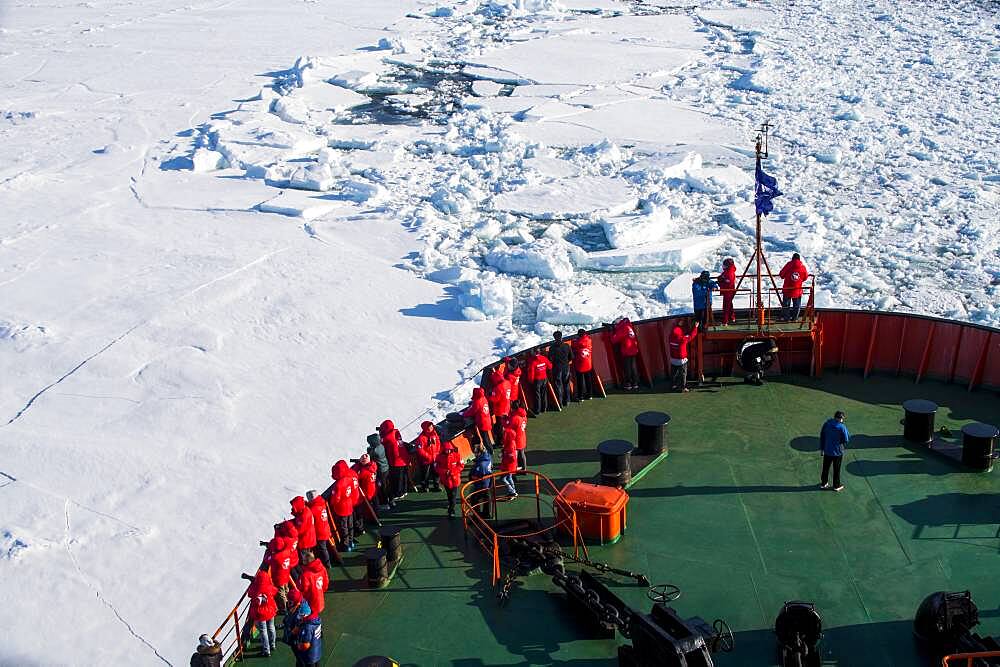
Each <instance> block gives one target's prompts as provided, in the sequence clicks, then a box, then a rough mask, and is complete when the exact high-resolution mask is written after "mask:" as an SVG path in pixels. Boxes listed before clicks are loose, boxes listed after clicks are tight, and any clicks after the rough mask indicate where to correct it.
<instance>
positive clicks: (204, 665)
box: [191, 635, 222, 667]
mask: <svg viewBox="0 0 1000 667" xmlns="http://www.w3.org/2000/svg"><path fill="white" fill-rule="evenodd" d="M191 667H222V646H220V645H219V642H217V641H215V640H214V639H212V638H211V637H209V636H208V635H202V636H201V637H199V638H198V646H197V647H195V650H194V653H193V654H192V655H191Z"/></svg>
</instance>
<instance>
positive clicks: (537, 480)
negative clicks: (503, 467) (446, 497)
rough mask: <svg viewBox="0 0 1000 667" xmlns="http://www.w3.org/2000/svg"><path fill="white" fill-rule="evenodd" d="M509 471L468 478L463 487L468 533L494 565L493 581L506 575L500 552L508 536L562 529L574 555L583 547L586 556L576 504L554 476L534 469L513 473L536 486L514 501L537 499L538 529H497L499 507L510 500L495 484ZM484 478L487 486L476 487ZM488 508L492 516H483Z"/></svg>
mask: <svg viewBox="0 0 1000 667" xmlns="http://www.w3.org/2000/svg"><path fill="white" fill-rule="evenodd" d="M507 474H508V473H506V472H495V473H492V474H490V475H487V476H485V477H483V478H481V479H480V480H473V481H470V482H466V483H465V485H463V486H462V491H461V500H462V522H463V525H464V527H465V534H466V536H467V537H468V536H472V538H473V539H474V540H475V541H476V543H477V544H479V546H480V547H481V548H482V549H483V551H484V552H486V554H487V555H488V556H489V557H490V560H491V568H492V571H491V575H490V578H491V581H492V583H493V585H496V584H497V582H498V581H500V579H501V578H502V577H503V562H502V560H501V558H500V553H501V551H502V548H503V545H504V544H505V543H506V542H507V541H509V540H514V539H529V538H532V537H537V536H539V535H543V534H545V533H550V532H552V533H556V532H558V531H559V530H560V529H561V530H563V531H564V532H565V533H567V534H568V535H570V536H571V538H572V541H573V555H574V556H576V557H579V555H580V550H581V549H582V550H583V553H584V555H585V556H586V555H587V545H586V544H585V543H584V542H583V539H582V536H581V534H580V526H579V524H578V523H577V518H576V511H575V510H574V509H573V506H572V505H570V503H569V502H568V501H567V500H566V499H565V498H564V497H563V495H562V493H561V492H560V491H559V489H558V488H556V486H555V484H553V483H552V480H550V479H549V478H548V477H546V476H545V475H542V474H541V473H537V472H534V471H532V470H522V471H520V472H517V473H513V474H514V476H515V478H516V477H525V476H527V477H529V478H530V479H529V483H530V486H531V487H532V488H533V490H534V492H533V493H521V494H519V495H518V496H517V498H516V499H514V502H516V501H518V500H520V501H522V503H523V501H529V502H530V500H531V499H532V498H533V499H534V501H535V508H534V509H535V511H534V515H535V522H536V525H537V526H538V528H537V529H536V530H528V531H518V532H502V529H500V530H498V528H499V527H500V526H499V523H498V522H499V521H500V517H499V510H500V507H502V506H504V505H506V504H507V502H508V500H507V499H506V498H504V497H502V496H498V495H497V491H496V487H497V484H498V483H500V480H501V478H502V477H505V476H506V475H507ZM483 482H488V486H485V487H481V488H476V487H477V485H481V484H482V483H483ZM521 487H522V491H523V487H524V483H523V481H522V482H521ZM522 506H523V504H522ZM487 508H488V509H489V510H490V511H489V515H490V518H489V519H487V518H486V517H484V516H483V514H484V513H485V512H484V510H485V509H487ZM512 518H523V517H512Z"/></svg>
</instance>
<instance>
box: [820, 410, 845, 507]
mask: <svg viewBox="0 0 1000 667" xmlns="http://www.w3.org/2000/svg"><path fill="white" fill-rule="evenodd" d="M845 421H847V415H845V414H844V413H843V412H841V411H840V410H837V412H835V413H834V415H833V418H832V419H827V420H826V422H825V423H824V424H823V428H822V429H820V432H819V448H820V451H821V452H823V476H822V477H821V478H820V485H819V488H821V489H829V488H830V482H829V481H827V480H829V478H830V477H829V476H830V466H833V490H834V491H843V490H844V485H843V484H841V483H840V464H841V463H842V462H843V460H844V447H846V446H847V443H848V442H849V441H850V439H851V434H850V433H848V432H847V426H845V425H844V422H845Z"/></svg>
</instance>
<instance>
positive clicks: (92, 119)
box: [0, 0, 1000, 664]
mask: <svg viewBox="0 0 1000 667" xmlns="http://www.w3.org/2000/svg"><path fill="white" fill-rule="evenodd" d="M98 5H99V6H97V5H95V4H94V3H76V4H74V3H8V5H7V6H5V7H4V9H3V10H2V12H3V13H2V17H3V18H2V20H3V32H2V35H3V42H4V43H3V46H2V48H0V75H2V80H3V81H4V82H5V95H4V101H3V110H2V111H0V137H2V138H3V141H0V203H2V205H3V208H4V212H5V215H4V216H3V218H2V219H0V373H2V377H3V378H4V382H3V383H2V384H0V410H2V413H0V414H2V415H3V418H2V419H0V424H6V425H5V426H0V443H2V445H3V447H4V460H3V464H2V465H0V493H2V494H3V495H4V500H5V505H4V510H5V511H4V512H3V513H2V516H0V536H2V537H0V539H2V544H0V554H5V557H4V558H0V578H2V580H3V581H4V592H5V593H6V594H7V598H6V599H8V600H12V601H13V604H7V605H4V606H3V608H2V611H0V624H2V625H3V627H5V628H6V629H7V636H6V638H5V641H4V642H3V644H2V646H0V663H2V664H28V663H31V662H34V661H37V658H38V654H37V650H38V645H37V642H36V641H35V638H36V636H37V633H36V632H35V630H36V627H35V625H36V619H38V618H41V617H43V614H48V613H49V612H50V611H51V610H53V609H60V610H64V611H63V613H62V614H61V615H60V618H59V627H58V628H54V629H53V632H52V633H51V634H52V637H50V639H49V640H48V641H47V643H46V653H45V656H46V659H47V662H51V663H55V664H70V663H72V664H96V663H103V662H124V663H132V664H146V663H155V662H158V661H161V660H162V661H163V662H167V663H171V664H177V663H182V662H183V661H184V660H186V659H187V655H188V654H189V652H190V649H191V644H192V641H193V640H194V639H195V638H196V637H197V636H198V634H200V633H201V632H205V631H211V630H212V629H214V627H215V626H216V625H217V624H218V622H219V621H220V620H221V617H222V615H223V614H224V613H225V612H226V611H228V608H229V605H231V604H232V602H234V601H235V600H236V599H237V597H238V596H239V594H240V592H242V590H241V589H242V584H243V583H244V582H242V581H241V580H240V579H239V578H238V573H239V572H241V571H243V570H244V569H246V568H247V567H248V566H249V565H250V564H252V563H253V562H254V560H255V559H256V558H258V556H259V554H258V549H257V547H256V546H255V545H256V541H257V539H259V538H262V537H267V536H268V526H270V525H271V523H273V521H274V520H276V519H278V518H280V516H281V515H282V514H283V513H284V508H285V507H287V501H288V498H290V497H291V496H293V495H295V494H296V493H299V492H301V490H303V489H305V488H310V487H314V486H316V485H317V484H318V483H319V482H321V481H322V479H324V478H325V474H324V470H327V469H328V468H329V465H330V463H331V462H332V461H333V460H335V459H336V458H339V457H342V456H347V455H352V454H355V453H357V451H358V449H359V448H360V447H361V445H362V443H363V441H364V436H365V435H366V434H367V433H369V432H370V431H371V430H372V427H373V425H374V424H376V423H377V422H378V421H380V420H381V419H383V418H385V417H391V418H393V419H394V420H396V422H397V423H398V424H401V425H402V426H403V431H404V434H405V435H412V433H413V430H412V429H413V425H414V424H416V423H419V421H420V420H421V419H422V418H423V417H424V416H426V415H428V414H436V415H441V414H444V413H445V412H447V411H448V410H450V409H452V407H453V405H452V403H453V402H454V401H464V400H465V399H466V397H467V393H468V381H469V380H470V378H471V375H472V374H473V373H474V372H475V371H476V370H477V369H478V368H480V367H481V366H482V365H484V364H485V363H486V362H487V361H488V360H491V359H492V358H494V357H495V356H496V355H497V354H502V353H505V352H507V351H509V350H511V349H519V348H523V347H526V346H528V345H532V344H534V343H536V342H538V341H539V340H540V338H539V335H541V334H545V335H547V334H548V333H549V332H550V331H551V329H552V328H553V327H556V326H573V325H581V326H586V325H587V324H590V323H598V322H600V321H605V320H608V319H611V318H612V317H613V316H614V315H617V314H626V315H629V316H630V317H652V316H658V315H664V314H668V313H673V312H682V311H685V310H687V309H688V308H689V302H690V272H692V271H698V270H700V269H702V268H708V269H711V270H713V271H714V270H716V269H717V268H718V267H719V266H720V264H721V260H722V258H723V257H725V256H733V257H734V258H736V260H737V263H738V264H739V265H740V267H742V266H743V265H744V264H745V262H746V259H747V257H748V256H749V252H750V239H751V235H752V232H753V216H752V204H751V202H752V191H751V190H752V187H751V186H752V174H753V163H752V146H751V144H750V140H751V138H752V137H753V132H754V129H755V128H756V127H757V126H758V125H759V124H760V123H761V122H763V121H764V120H768V121H770V122H772V123H774V132H773V135H772V137H771V143H770V157H769V159H768V160H767V162H766V164H765V167H766V169H767V170H768V171H769V172H770V173H772V174H773V175H774V176H775V177H776V178H777V179H778V182H779V186H780V188H781V190H782V191H783V192H784V193H785V194H784V195H783V196H782V197H780V198H778V199H777V200H776V201H775V205H776V208H775V211H774V213H773V214H772V215H771V216H770V217H769V218H767V219H766V220H765V222H764V225H763V231H764V239H765V249H766V251H767V252H768V253H769V257H770V260H771V265H772V267H776V266H777V265H780V264H781V263H783V261H784V260H785V259H786V258H787V256H788V255H789V254H790V253H791V252H793V251H796V250H797V251H799V252H801V253H802V254H803V255H804V259H805V261H806V264H807V265H808V266H809V268H810V269H811V270H812V271H814V272H815V273H816V274H817V276H818V278H817V284H818V288H819V291H818V295H817V302H818V303H819V304H821V305H826V304H834V303H835V304H837V305H843V306H857V307H863V308H873V307H874V308H895V309H902V310H913V311H917V312H925V313H930V314H937V315H945V316H949V317H958V318H962V319H968V320H972V321H977V322H983V323H987V324H993V325H997V324H1000V307H998V302H1000V298H998V297H1000V233H998V231H1000V230H998V223H997V221H998V219H1000V215H998V214H1000V154H998V151H997V149H996V147H997V146H998V145H1000V121H998V119H997V116H996V113H995V107H996V85H995V83H996V81H997V80H1000V56H998V55H997V54H998V53H1000V37H998V34H997V31H996V16H995V12H993V11H992V10H991V9H990V8H989V7H988V6H986V5H984V4H982V3H976V2H972V1H971V0H960V1H959V2H955V3H938V4H936V5H934V4H931V5H924V6H922V7H921V10H920V11H913V8H912V5H907V4H905V3H885V2H876V3H869V4H866V5H858V4H852V5H850V6H847V5H842V4H837V3H833V4H831V3H828V2H821V1H820V0H804V2H798V3H784V4H782V3H765V4H764V5H760V6H758V5H756V4H747V3H745V2H740V1H737V0H732V1H730V0H719V1H718V2H712V3H707V2H695V3H688V4H687V5H685V6H683V7H681V6H679V3H676V2H670V1H667V0H652V1H648V2H644V3H623V2H610V1H609V0H559V1H556V0H483V1H468V2H464V1H454V2H418V1H417V0H402V1H401V2H398V1H396V0H392V1H390V0H370V1H368V2H364V3H347V2H344V1H343V0H331V2H328V3H326V4H325V5H322V4H317V3H313V2H298V1H291V0H278V1H271V2H262V1H261V0H248V1H247V2H244V3H239V4H238V5H234V4H232V3H221V4H218V3H216V4H213V5H198V4H190V5H184V6H181V5H178V4H176V3H168V2H165V0H151V1H150V2H143V3H98ZM321 7H322V10H320V8H321ZM274 213H279V214H280V215H274ZM417 351H418V352H419V354H418V353H417ZM404 364H405V367H406V369H407V378H408V382H407V391H405V392H400V391H394V392H389V393H386V392H384V391H383V388H384V387H385V386H387V383H388V384H391V383H392V382H393V381H394V380H395V379H396V378H398V377H399V373H400V368H401V367H402V366H403V365H404ZM428 409H429V410H430V411H429V412H428ZM330 434H336V435H337V438H336V440H331V437H332V436H331V435H330ZM231 508H235V509H231ZM205 554H211V557H206V556H205ZM150 591H155V594H150V593H149V592H150ZM177 610H183V613H182V614H181V615H180V617H178V612H177ZM95 638H100V641H95Z"/></svg>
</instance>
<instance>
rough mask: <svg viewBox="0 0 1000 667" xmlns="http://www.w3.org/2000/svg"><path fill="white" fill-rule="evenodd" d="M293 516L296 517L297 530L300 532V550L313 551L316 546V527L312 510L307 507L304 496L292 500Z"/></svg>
mask: <svg viewBox="0 0 1000 667" xmlns="http://www.w3.org/2000/svg"><path fill="white" fill-rule="evenodd" d="M291 505H292V515H293V516H294V517H295V530H297V531H298V532H299V549H312V548H313V547H314V546H316V525H315V523H314V520H313V514H312V510H310V509H309V507H308V506H307V505H306V499H305V498H303V497H302V496H295V497H294V498H292V502H291Z"/></svg>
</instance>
